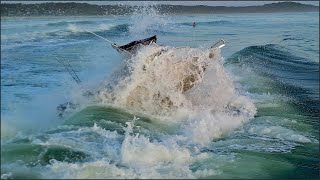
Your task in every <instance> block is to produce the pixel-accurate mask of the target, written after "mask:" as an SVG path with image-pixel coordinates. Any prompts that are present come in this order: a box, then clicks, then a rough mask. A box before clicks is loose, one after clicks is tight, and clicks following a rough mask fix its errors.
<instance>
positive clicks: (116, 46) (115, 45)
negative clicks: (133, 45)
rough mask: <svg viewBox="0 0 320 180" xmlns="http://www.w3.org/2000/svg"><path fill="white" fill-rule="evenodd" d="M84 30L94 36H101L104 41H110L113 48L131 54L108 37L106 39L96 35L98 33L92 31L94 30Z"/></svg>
mask: <svg viewBox="0 0 320 180" xmlns="http://www.w3.org/2000/svg"><path fill="white" fill-rule="evenodd" d="M85 31H87V32H88V33H91V34H93V35H95V36H97V37H99V38H101V39H103V40H105V41H107V42H109V43H111V44H112V46H114V47H115V48H117V49H119V50H120V51H124V52H126V53H128V54H130V55H132V54H131V53H130V52H129V51H127V50H125V49H121V48H120V47H119V46H118V45H117V44H116V43H114V42H112V41H110V40H108V39H106V38H104V37H102V36H100V35H98V34H96V33H94V32H91V31H88V30H85Z"/></svg>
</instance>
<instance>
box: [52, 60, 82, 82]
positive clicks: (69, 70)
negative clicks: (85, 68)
mask: <svg viewBox="0 0 320 180" xmlns="http://www.w3.org/2000/svg"><path fill="white" fill-rule="evenodd" d="M55 59H56V60H57V61H58V62H59V63H60V64H62V65H63V66H64V68H65V69H66V70H67V71H68V73H69V74H70V75H71V77H72V78H73V79H74V80H75V81H76V83H77V84H80V83H81V80H80V78H79V76H78V75H77V73H76V72H75V70H74V69H73V68H72V66H71V65H70V63H69V62H68V61H67V60H65V59H64V60H62V59H58V58H55Z"/></svg>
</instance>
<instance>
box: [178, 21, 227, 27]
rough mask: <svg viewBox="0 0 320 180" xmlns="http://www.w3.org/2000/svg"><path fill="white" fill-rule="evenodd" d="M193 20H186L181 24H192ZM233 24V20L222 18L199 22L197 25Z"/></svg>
mask: <svg viewBox="0 0 320 180" xmlns="http://www.w3.org/2000/svg"><path fill="white" fill-rule="evenodd" d="M192 23H193V22H184V23H181V25H186V26H192ZM226 24H232V22H231V21H227V20H220V21H207V22H197V23H196V25H204V26H214V25H226Z"/></svg>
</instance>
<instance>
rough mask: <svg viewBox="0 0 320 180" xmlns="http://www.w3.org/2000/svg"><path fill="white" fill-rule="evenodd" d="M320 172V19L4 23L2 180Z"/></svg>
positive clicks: (150, 17) (150, 15)
mask: <svg viewBox="0 0 320 180" xmlns="http://www.w3.org/2000/svg"><path fill="white" fill-rule="evenodd" d="M193 22H196V27H192V23H193ZM87 30H88V31H91V32H94V33H96V34H98V35H100V36H102V37H104V38H107V39H108V40H110V41H113V42H115V43H116V44H118V45H123V44H126V43H128V42H130V41H133V40H137V39H142V38H146V37H150V36H152V35H157V38H158V40H157V44H158V45H160V46H156V45H151V46H149V47H144V48H142V49H140V50H139V51H138V53H137V54H136V55H135V56H133V57H131V58H129V57H125V56H123V55H121V54H119V53H118V52H117V51H116V50H115V49H113V48H112V47H111V45H110V43H108V42H106V41H104V40H102V39H101V38H98V37H96V36H94V35H93V34H90V33H88V32H87ZM219 39H224V40H225V42H226V46H225V47H223V48H222V49H220V50H219V49H210V48H209V47H210V46H211V45H212V44H214V42H216V41H218V40H219ZM56 58H58V59H63V60H65V61H68V62H69V63H70V65H71V66H72V67H73V68H74V70H75V71H76V73H77V74H78V76H79V78H80V79H81V83H80V84H77V83H76V82H75V81H74V80H73V79H72V77H71V76H70V75H69V74H68V72H67V70H66V69H65V68H64V67H63V65H62V64H60V63H59V62H58V61H57V60H56ZM188 63H189V64H192V66H189V65H186V64H188ZM203 63H205V64H206V68H205V71H204V69H203V68H199V67H203V66H204V65H203ZM190 67H192V68H190ZM195 74H196V75H195ZM193 75H195V76H193ZM187 76H192V77H193V78H195V79H196V83H195V84H194V85H193V86H192V88H191V89H188V90H187V91H183V90H182V89H181V88H179V87H180V86H181V82H184V81H181V80H183V79H184V78H185V77H187ZM87 91H90V92H93V93H92V94H90V95H84V94H85V93H86V92H87ZM66 102H72V103H73V104H76V105H75V107H74V108H67V109H66V110H65V112H64V113H63V116H62V117H59V116H58V112H57V107H58V106H59V105H60V104H63V103H66ZM319 160H320V159H319V14H318V13H316V12H310V13H273V14H272V13H269V14H219V15H216V14H199V15H175V16H168V15H162V14H158V13H157V11H156V9H152V8H151V9H149V8H145V9H143V10H139V11H138V10H137V12H136V13H135V14H134V15H126V16H105V17H94V16H92V17H12V18H2V19H1V178H2V179H5V178H220V179H221V178H308V179H315V178H317V179H318V178H319Z"/></svg>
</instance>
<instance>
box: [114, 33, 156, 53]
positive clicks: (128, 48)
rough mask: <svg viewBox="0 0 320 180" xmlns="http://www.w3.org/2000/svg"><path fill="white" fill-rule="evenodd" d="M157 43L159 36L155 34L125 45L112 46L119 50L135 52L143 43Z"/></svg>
mask: <svg viewBox="0 0 320 180" xmlns="http://www.w3.org/2000/svg"><path fill="white" fill-rule="evenodd" d="M153 42H154V43H156V42H157V36H156V35H154V36H152V37H149V38H146V39H141V40H137V41H132V42H130V43H128V44H126V45H123V46H116V45H114V44H113V45H112V47H114V48H116V49H117V50H118V51H119V52H121V51H128V52H130V53H133V52H134V51H135V50H136V49H137V48H138V47H140V46H141V45H149V44H151V43H153Z"/></svg>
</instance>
